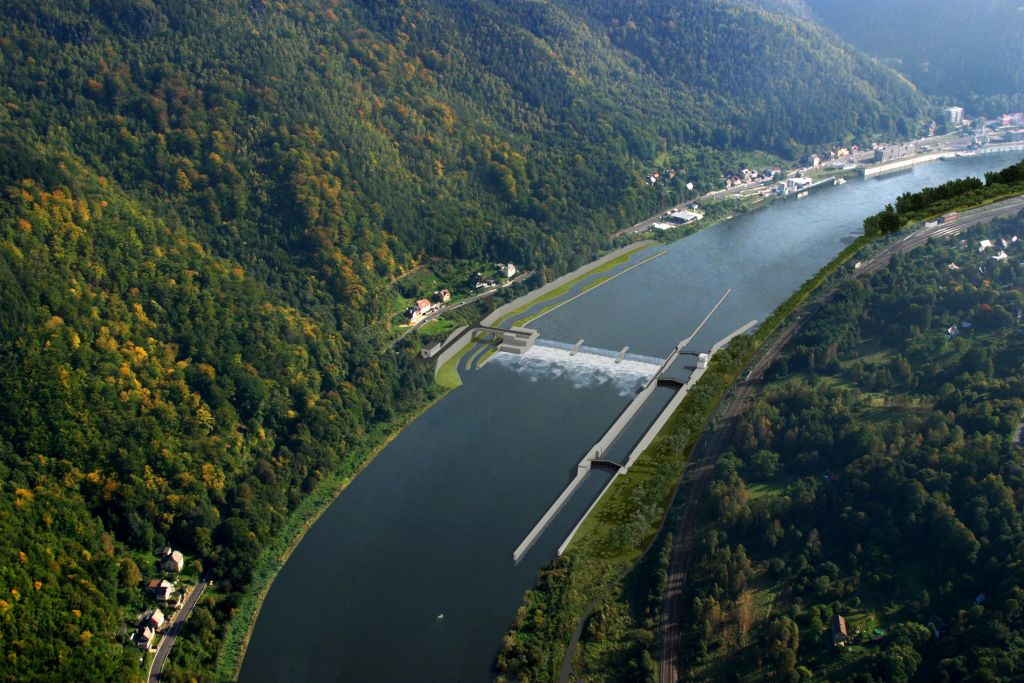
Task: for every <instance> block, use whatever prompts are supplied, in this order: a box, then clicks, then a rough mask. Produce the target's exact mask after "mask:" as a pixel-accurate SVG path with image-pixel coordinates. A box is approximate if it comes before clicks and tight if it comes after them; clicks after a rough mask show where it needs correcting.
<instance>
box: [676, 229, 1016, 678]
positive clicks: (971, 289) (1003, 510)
mask: <svg viewBox="0 0 1024 683" xmlns="http://www.w3.org/2000/svg"><path fill="white" fill-rule="evenodd" d="M1022 231H1024V221H1022V220H1021V219H1019V218H1018V219H1013V220H1004V221H1000V222H997V223H994V224H993V225H991V226H986V227H984V228H979V229H975V230H972V231H970V232H968V233H964V234H963V235H961V236H960V237H966V238H967V239H964V240H963V241H961V239H960V237H956V238H953V239H950V240H948V241H941V242H939V243H937V244H933V245H930V246H927V247H923V248H921V249H919V250H918V251H915V252H913V253H912V254H910V255H907V256H900V257H898V258H896V259H894V261H893V262H892V264H891V265H890V267H889V268H888V269H887V270H884V271H882V272H879V273H878V274H876V275H874V276H872V277H870V278H865V279H864V280H854V281H851V282H849V283H848V284H846V285H844V286H843V287H841V288H840V290H839V291H838V293H837V294H836V295H835V296H834V297H833V299H832V300H831V301H830V302H829V304H828V306H826V307H823V308H822V309H821V310H820V311H819V312H818V313H817V314H816V315H815V317H814V318H812V319H811V320H810V321H808V322H807V323H806V324H805V325H804V327H803V329H802V330H801V332H800V333H799V334H798V335H797V336H796V337H795V338H794V339H793V340H792V341H791V342H790V343H789V345H788V346H787V348H786V350H785V352H784V354H783V355H782V357H781V358H780V359H778V360H777V361H776V362H775V364H774V365H773V367H772V368H771V370H770V373H771V374H772V375H774V377H775V381H773V382H772V383H770V384H769V385H768V386H767V387H765V388H764V390H763V392H762V393H761V394H760V396H759V397H758V400H757V401H756V402H755V404H754V405H753V406H752V407H751V408H750V409H749V410H747V411H746V412H745V413H744V414H743V415H742V416H741V417H740V418H739V420H740V421H739V424H738V425H737V427H736V430H735V432H734V434H735V438H734V441H733V443H732V452H731V453H726V454H723V455H722V456H721V457H720V458H719V459H718V462H717V465H716V470H715V475H714V481H713V483H712V484H711V485H710V488H709V496H708V500H707V502H706V504H705V506H704V507H703V509H704V510H705V513H704V516H703V520H702V522H701V531H700V535H699V541H698V549H697V554H696V557H697V558H699V561H698V562H696V563H695V566H694V567H693V568H692V570H691V577H692V583H691V585H690V598H691V603H690V604H691V609H690V611H689V614H688V615H687V617H686V620H685V623H686V626H687V628H688V634H687V640H686V642H685V644H684V646H683V647H684V651H685V653H686V655H685V656H684V657H683V658H682V661H685V662H687V667H688V669H689V672H688V675H689V676H690V677H692V678H696V679H707V678H712V679H720V680H726V679H728V680H739V681H746V680H749V681H755V680H758V681H759V680H765V677H766V675H768V676H770V677H771V679H772V680H784V681H800V680H816V681H862V682H864V683H869V682H870V681H980V680H989V681H995V680H1005V681H1008V680H1017V678H1019V676H1020V672H1021V667H1022V662H1024V647H1022V641H1021V632H1022V628H1024V622H1022V616H1024V612H1022V610H1021V604H1022V600H1024V594H1022V592H1021V585H1022V582H1024V575H1022V573H1021V572H1022V568H1021V562H1020V538H1021V533H1022V531H1024V522H1022V516H1021V499H1022V498H1021V497H1022V492H1024V478H1022V473H1024V451H1022V449H1021V443H1020V430H1019V428H1020V424H1021V420H1022V418H1024V402H1022V399H1021V389H1022V386H1024V366H1022V364H1021V356H1022V354H1021V352H1022V350H1024V348H1022V346H1024V337H1022V334H1021V333H1022V329H1024V328H1022V323H1021V315H1022V313H1021V310H1022V307H1024V297H1022V295H1021V291H1020V287H1021V282H1022V277H1024V268H1022V266H1021V263H1020V260H1021V259H1020V256H1021V247H1020V246H1019V245H1020V244H1021V241H1020V240H1019V239H1017V238H1018V237H1019V236H1020V235H1021V233H1022ZM985 239H987V240H990V241H991V242H992V243H994V245H995V247H994V248H985V244H984V243H983V242H982V240H985ZM836 615H839V616H842V617H843V619H844V622H845V633H843V632H842V631H837V630H836V627H835V626H832V624H833V623H834V622H833V618H834V617H835V616H836ZM839 642H842V643H844V644H842V645H840V646H837V645H836V643H839ZM769 672H770V673H769Z"/></svg>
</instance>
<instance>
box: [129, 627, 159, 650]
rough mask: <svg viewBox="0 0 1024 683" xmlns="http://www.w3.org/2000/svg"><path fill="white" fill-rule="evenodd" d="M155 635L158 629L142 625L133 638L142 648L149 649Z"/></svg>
mask: <svg viewBox="0 0 1024 683" xmlns="http://www.w3.org/2000/svg"><path fill="white" fill-rule="evenodd" d="M154 636H156V631H155V630H154V629H153V628H152V627H150V626H140V627H139V630H137V631H136V632H135V636H134V638H133V639H134V640H135V644H136V645H138V647H139V649H140V650H148V649H149V646H150V644H152V642H153V637H154Z"/></svg>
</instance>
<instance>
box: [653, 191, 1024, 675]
mask: <svg viewBox="0 0 1024 683" xmlns="http://www.w3.org/2000/svg"><path fill="white" fill-rule="evenodd" d="M1022 209H1024V196H1018V197H1012V198H1010V199H1007V200H1003V201H1001V202H998V203H996V204H992V205H991V206H987V207H983V208H980V209H972V210H970V211H965V212H963V214H962V215H961V218H960V219H959V220H957V221H952V222H950V223H947V224H943V225H938V226H935V227H931V228H921V229H919V230H916V231H914V232H912V233H910V234H909V235H907V237H905V238H903V239H902V240H900V241H899V242H895V243H893V244H891V245H889V246H888V247H887V248H886V249H884V250H882V251H881V252H880V253H879V254H877V255H876V256H874V257H873V258H872V259H871V260H870V261H868V262H866V263H864V264H862V265H861V267H860V268H859V269H858V270H857V271H856V273H855V277H860V276H861V275H863V274H865V273H874V272H876V271H878V270H880V269H881V268H884V267H885V266H886V265H888V263H889V261H890V260H891V259H892V257H893V255H894V254H898V253H899V254H903V253H907V252H909V251H911V250H913V249H915V248H917V247H919V246H920V245H922V244H925V243H927V242H928V240H929V239H931V238H933V237H949V236H953V235H957V234H959V233H960V232H962V231H963V230H966V229H967V228H969V227H972V226H974V225H978V224H979V223H984V222H988V221H991V220H992V219H994V218H997V217H1001V216H1008V215H1012V214H1018V213H1020V212H1021V211H1022ZM822 305H823V304H817V305H815V306H814V307H812V308H810V309H808V310H807V311H806V312H805V313H804V314H803V315H802V316H801V317H800V318H799V319H797V320H796V321H794V322H793V323H791V324H790V325H789V326H788V327H787V328H786V329H785V330H784V331H783V332H782V333H781V334H780V335H778V337H777V338H776V339H775V340H774V341H773V342H772V344H771V345H770V346H769V347H768V348H767V350H766V351H765V352H764V353H763V354H762V356H761V358H760V359H759V360H758V361H757V363H756V364H755V365H754V367H753V369H752V370H751V371H750V373H749V374H748V375H747V377H746V379H745V380H744V381H743V382H742V383H741V384H739V386H738V388H737V391H736V393H735V394H734V395H733V396H732V398H731V399H729V401H728V403H726V404H725V405H724V406H722V407H721V408H720V409H719V413H718V419H717V428H716V429H715V431H714V432H713V433H712V434H711V435H710V436H709V437H706V438H707V441H706V442H704V443H703V444H701V446H700V447H699V448H698V449H696V450H695V451H694V452H695V453H696V452H699V453H703V456H702V457H701V458H700V459H699V460H697V461H696V462H694V463H692V464H689V465H687V469H686V471H685V472H684V475H683V476H684V477H688V478H690V479H691V485H690V489H689V492H688V495H687V499H686V503H685V508H684V510H683V514H682V515H681V516H680V518H679V521H678V522H677V523H676V528H675V529H674V532H673V534H674V535H673V543H672V555H671V558H670V560H669V568H668V580H667V582H666V585H665V597H664V601H663V602H662V608H661V619H660V623H659V624H658V640H659V643H660V646H659V655H658V680H659V681H660V682H661V683H676V682H677V681H678V676H679V642H680V638H681V635H682V633H681V628H680V627H681V625H682V616H683V609H684V607H685V597H686V592H685V587H686V580H687V573H688V571H689V567H690V554H691V550H692V547H693V537H694V531H695V524H694V522H695V520H696V517H697V512H698V510H699V506H700V502H701V500H702V498H703V496H704V491H705V489H706V488H707V485H708V483H709V481H710V479H711V473H712V472H713V471H714V466H715V461H716V460H717V458H718V454H719V453H722V452H723V451H724V450H725V449H726V448H727V446H728V443H729V438H730V437H731V436H732V432H733V429H734V426H735V424H736V421H737V417H738V416H739V415H740V414H742V412H743V410H744V408H745V407H746V406H747V404H748V403H749V402H750V401H751V400H752V399H753V397H754V395H755V392H756V389H757V385H758V384H759V383H760V381H761V378H762V377H763V375H764V372H765V370H767V368H768V367H769V366H770V365H771V362H772V361H773V360H775V358H776V357H777V356H778V355H779V353H780V352H781V351H782V349H783V348H784V347H785V345H786V343H787V342H788V341H789V340H790V339H791V338H792V337H793V335H794V334H796V333H797V331H799V329H800V326H801V325H803V324H804V323H805V322H806V321H807V320H808V319H810V318H811V317H812V316H813V315H814V314H815V313H816V312H817V311H818V310H819V309H820V308H821V306H822Z"/></svg>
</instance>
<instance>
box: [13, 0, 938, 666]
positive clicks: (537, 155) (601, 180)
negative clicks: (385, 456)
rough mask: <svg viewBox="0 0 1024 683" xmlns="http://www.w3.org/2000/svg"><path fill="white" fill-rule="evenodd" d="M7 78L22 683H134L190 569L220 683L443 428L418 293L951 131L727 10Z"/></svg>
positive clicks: (862, 73)
mask: <svg viewBox="0 0 1024 683" xmlns="http://www.w3.org/2000/svg"><path fill="white" fill-rule="evenodd" d="M0 63H2V68H0V103H2V105H3V106H0V191H2V192H3V200H2V201H0V300H2V306H3V310H2V315H0V359H2V360H3V362H2V363H0V408H2V409H0V558H3V560H2V561H0V656H2V658H3V661H4V665H3V667H0V668H2V670H3V673H2V674H0V680H8V679H10V680H40V679H45V678H46V677H47V676H52V677H53V678H54V679H56V680H61V679H68V678H75V679H76V680H83V681H88V680H97V681H99V680H126V679H130V678H132V677H133V676H137V673H133V672H135V671H136V669H137V666H136V664H135V661H137V655H132V654H129V653H128V651H127V650H125V648H123V647H122V646H121V645H120V644H119V643H118V642H117V641H116V640H115V639H114V634H115V633H117V632H118V627H119V625H120V624H122V623H123V620H124V617H125V616H126V615H133V614H134V613H135V611H136V610H137V609H140V608H141V607H142V606H143V602H142V594H141V591H140V590H139V589H138V585H137V584H138V582H139V581H140V580H141V579H143V578H146V579H149V578H152V575H151V574H152V573H153V572H155V568H154V566H153V559H152V554H151V551H152V550H153V549H154V548H155V547H159V546H162V545H173V546H174V547H175V548H180V549H181V550H183V551H184V552H185V555H186V557H187V558H188V560H187V566H188V567H190V568H193V569H195V568H196V566H197V565H196V564H195V562H196V561H199V562H201V564H202V566H203V568H204V569H206V570H209V571H212V572H213V575H214V576H215V577H216V578H217V580H218V584H217V587H218V591H219V592H218V593H216V594H215V595H214V597H211V598H204V601H206V602H205V603H204V604H203V605H202V606H201V607H200V608H199V611H198V612H197V613H196V614H194V615H193V617H192V618H191V619H190V621H189V624H190V629H191V631H190V635H189V637H187V638H185V639H184V641H181V642H182V644H181V645H180V646H175V647H176V649H175V656H174V657H173V658H172V670H171V672H169V673H168V674H167V676H166V680H187V679H188V678H189V677H190V676H192V675H195V676H198V677H200V678H202V677H203V675H204V674H203V672H204V671H208V670H209V667H210V663H211V660H212V658H213V657H214V656H215V653H216V651H217V648H218V646H219V637H220V626H221V625H222V624H223V623H224V622H225V621H226V620H227V619H229V618H230V615H231V614H232V613H233V609H234V607H235V601H236V599H237V597H238V594H239V591H241V590H243V589H244V587H245V586H246V583H247V581H248V580H249V577H250V574H251V570H252V567H253V564H254V563H255V562H256V559H257V558H258V557H259V553H260V550H261V548H263V547H265V546H266V544H267V542H268V541H269V539H271V538H273V537H274V535H275V533H277V532H278V530H279V529H280V528H281V525H282V521H283V519H284V518H285V517H286V516H287V514H288V512H289V511H290V510H292V509H294V508H295V506H296V505H297V504H298V502H299V501H300V500H302V499H303V498H304V497H305V496H306V495H307V494H308V493H309V492H310V491H311V490H312V489H313V488H314V487H315V486H316V485H317V483H318V482H320V481H321V480H322V479H323V478H324V477H325V476H327V474H328V473H331V472H338V471H342V472H351V471H352V470H354V469H355V468H356V467H357V466H358V464H359V462H360V460H359V458H360V457H362V456H361V455H358V454H359V453H360V450H359V447H360V446H361V445H362V444H364V443H365V441H366V438H367V434H368V433H369V432H371V431H373V430H375V429H379V428H380V427H381V425H385V424H388V421H389V420H391V419H393V418H394V417H395V416H397V415H401V414H405V413H407V412H409V411H411V410H413V409H415V408H416V407H418V406H421V405H423V404H424V402H425V401H426V400H428V399H429V398H431V397H432V396H433V395H434V391H435V390H434V389H433V387H432V382H431V379H430V374H429V372H428V371H427V370H426V369H425V368H423V367H422V366H419V365H417V364H416V363H414V362H413V360H414V351H415V350H414V349H411V348H406V349H401V350H399V351H398V352H393V351H391V350H390V349H389V346H388V344H387V341H388V339H389V332H390V330H389V324H390V323H389V320H390V316H391V312H392V311H391V305H392V302H393V299H394V287H393V285H394V282H395V279H396V278H397V276H398V275H399V274H400V273H402V272H404V271H406V270H408V269H409V268H411V267H413V266H414V265H415V264H417V263H419V262H422V261H423V260H425V259H429V258H435V257H436V258H443V259H461V260H465V261H467V262H473V261H474V260H481V261H484V260H494V259H502V260H508V261H513V262H515V263H516V264H518V265H520V266H521V267H526V268H530V269H538V270H540V271H542V273H544V274H551V273H555V272H559V271H562V270H565V269H567V268H569V267H570V266H573V265H577V264H579V263H581V262H583V261H585V260H587V259H589V258H591V257H593V256H594V255H595V254H597V253H598V252H599V251H600V250H602V249H604V248H606V247H608V246H610V244H611V238H610V237H609V235H610V234H611V232H612V231H613V230H614V229H617V228H620V227H622V226H624V225H627V224H629V223H630V222H631V221H632V220H634V219H636V218H639V217H641V216H643V215H645V214H647V213H649V212H653V211H654V210H656V209H658V208H660V207H662V206H664V205H665V203H666V202H667V201H669V199H670V198H673V199H677V198H678V192H679V191H680V186H665V185H664V184H659V185H658V186H651V185H650V184H649V183H647V182H646V181H645V177H646V175H647V174H649V173H650V172H651V171H652V170H653V169H656V168H659V167H661V168H664V167H665V165H672V166H674V167H676V168H682V169H683V172H682V173H680V174H679V176H678V178H679V181H681V182H682V183H685V182H686V181H693V182H695V183H696V184H697V186H698V187H699V188H708V187H711V186H713V185H716V184H717V183H718V182H719V181H720V173H721V171H722V170H724V169H732V168H735V167H736V166H739V165H741V164H744V163H746V161H747V160H748V159H751V158H766V156H767V155H768V154H771V155H782V156H787V157H795V156H798V155H801V154H802V153H803V152H804V151H805V149H806V148H807V146H809V145H826V144H833V143H843V142H846V141H849V140H860V141H867V140H871V139H879V138H891V137H894V136H906V135H909V134H911V133H912V132H913V131H914V130H915V128H916V126H917V124H918V122H919V121H920V120H921V119H922V117H923V114H924V110H925V103H924V100H923V98H922V97H921V95H920V94H919V93H918V92H917V91H916V90H915V89H914V87H913V86H911V85H910V84H909V83H908V82H907V81H906V80H905V79H903V78H902V77H900V76H899V75H897V74H896V73H895V72H893V71H891V70H890V69H888V68H886V67H883V66H880V65H878V64H877V63H875V62H874V61H873V60H871V59H869V58H868V57H866V56H864V55H862V54H860V53H858V52H856V51H854V50H852V49H850V48H848V47H846V46H844V45H842V44H840V43H839V42H838V41H836V40H835V39H834V38H833V37H832V36H831V34H829V33H826V32H824V31H821V30H819V29H818V28H816V27H814V26H813V25H810V24H807V23H795V22H793V21H791V20H790V19H786V18H783V17H780V16H774V15H768V14H765V13H762V12H756V11H753V10H750V9H745V8H741V7H737V6H735V5H732V4H726V3H723V2H718V1H717V0H674V1H669V0H652V1H650V2H646V3H642V4H637V3H635V2H627V1H626V0H586V1H584V0H546V1H543V0H531V1H527V0H503V1H500V2H499V1H497V0H494V1H491V0H478V1H475V2H469V1H465V2H442V1H441V0H405V1H404V2H388V3H382V2H376V1H371V0H361V1H356V0H337V1H335V2H313V1H311V0H308V1H307V0H290V1H284V0H282V1H280V2H270V1H269V0H268V1H264V0H246V1H244V2H243V1H240V0H226V1H220V2H213V1H212V0H196V1H194V2H188V3H181V2H165V1H157V0H92V1H91V2H89V3H68V2H57V1H56V0H40V1H39V2H31V3H12V2H8V3H5V4H4V7H3V11H2V13H0ZM179 648H180V649H179ZM173 667H176V669H175V668H173Z"/></svg>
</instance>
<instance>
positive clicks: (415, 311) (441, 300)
mask: <svg viewBox="0 0 1024 683" xmlns="http://www.w3.org/2000/svg"><path fill="white" fill-rule="evenodd" d="M451 300H452V293H451V292H449V291H448V290H447V289H442V290H440V291H438V292H434V295H433V297H431V298H430V299H420V300H419V301H417V302H416V303H414V304H413V305H412V307H411V308H409V309H408V310H407V311H406V315H407V316H408V317H409V324H410V325H416V324H418V323H420V322H421V321H422V320H423V319H424V318H426V317H427V316H428V315H430V314H431V313H433V312H434V311H436V310H437V309H439V308H440V307H441V306H444V305H445V304H446V303H448V302H449V301H451Z"/></svg>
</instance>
